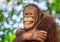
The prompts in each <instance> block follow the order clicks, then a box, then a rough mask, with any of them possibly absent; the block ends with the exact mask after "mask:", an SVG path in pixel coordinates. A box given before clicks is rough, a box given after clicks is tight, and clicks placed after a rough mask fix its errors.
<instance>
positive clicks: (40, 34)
mask: <svg viewBox="0 0 60 42" xmlns="http://www.w3.org/2000/svg"><path fill="white" fill-rule="evenodd" d="M38 35H39V36H45V37H46V36H47V34H43V33H38Z"/></svg>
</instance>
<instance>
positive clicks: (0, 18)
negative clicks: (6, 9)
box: [0, 10, 4, 22]
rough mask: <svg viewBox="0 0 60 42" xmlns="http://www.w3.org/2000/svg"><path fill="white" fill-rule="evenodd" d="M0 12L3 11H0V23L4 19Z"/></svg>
mask: <svg viewBox="0 0 60 42" xmlns="http://www.w3.org/2000/svg"><path fill="white" fill-rule="evenodd" d="M2 12H3V10H0V22H2V21H3V18H4V16H3V14H2Z"/></svg>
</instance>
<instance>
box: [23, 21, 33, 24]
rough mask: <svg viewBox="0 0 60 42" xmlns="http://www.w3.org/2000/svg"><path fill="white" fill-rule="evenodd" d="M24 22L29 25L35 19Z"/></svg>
mask: <svg viewBox="0 0 60 42" xmlns="http://www.w3.org/2000/svg"><path fill="white" fill-rule="evenodd" d="M24 23H25V24H27V25H28V24H29V25H30V24H32V23H33V21H25V22H24Z"/></svg>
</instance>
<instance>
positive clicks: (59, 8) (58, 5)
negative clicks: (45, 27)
mask: <svg viewBox="0 0 60 42" xmlns="http://www.w3.org/2000/svg"><path fill="white" fill-rule="evenodd" d="M50 8H51V10H55V11H56V13H60V0H54V1H53V3H52V4H51V6H50Z"/></svg>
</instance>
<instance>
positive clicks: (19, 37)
mask: <svg viewBox="0 0 60 42" xmlns="http://www.w3.org/2000/svg"><path fill="white" fill-rule="evenodd" d="M23 32H24V30H23V29H18V30H17V31H16V38H15V39H14V40H13V42H22V41H23V38H22V34H23Z"/></svg>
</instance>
